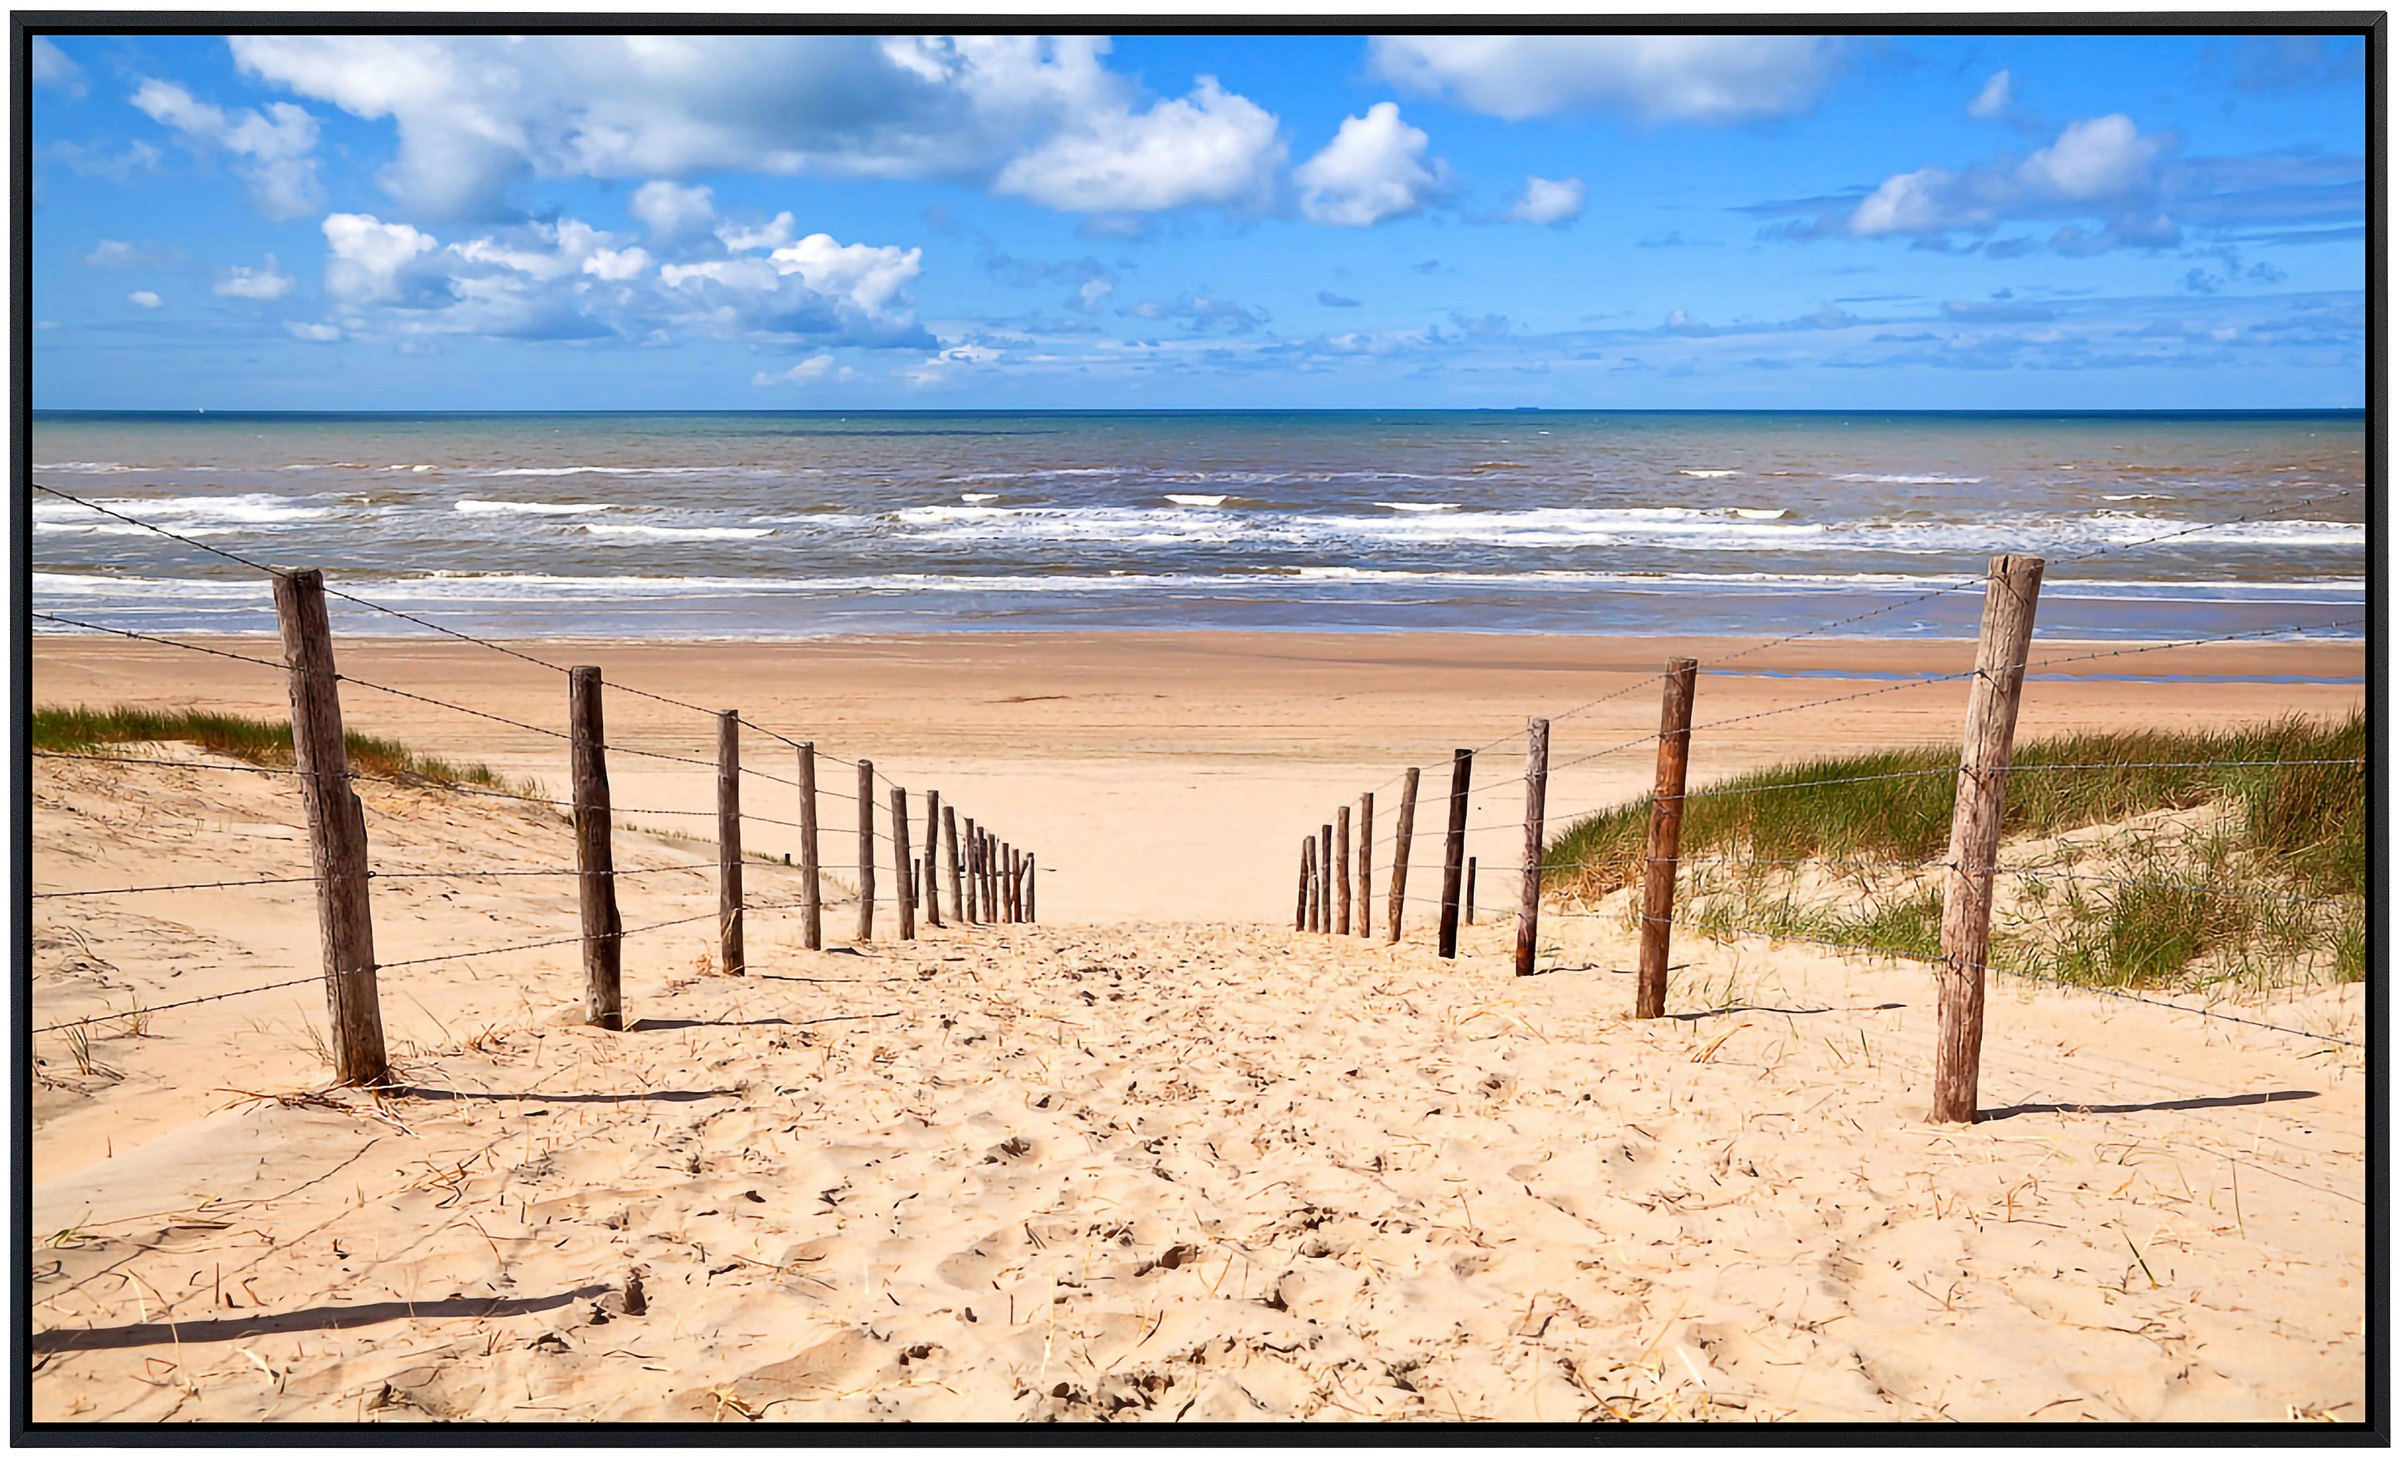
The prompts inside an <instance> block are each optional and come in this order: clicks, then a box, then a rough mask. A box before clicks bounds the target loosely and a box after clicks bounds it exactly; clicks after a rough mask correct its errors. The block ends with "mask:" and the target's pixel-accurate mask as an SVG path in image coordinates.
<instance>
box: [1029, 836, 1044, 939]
mask: <svg viewBox="0 0 2400 1458" xmlns="http://www.w3.org/2000/svg"><path fill="white" fill-rule="evenodd" d="M1041 874H1042V864H1041V861H1040V860H1039V859H1037V858H1036V857H1035V856H1034V853H1033V852H1032V851H1027V852H1025V924H1026V925H1027V926H1031V925H1033V924H1034V923H1035V922H1038V921H1040V920H1041V919H1042V917H1041V913H1040V912H1039V911H1038V910H1036V909H1035V907H1034V890H1035V888H1036V886H1037V885H1038V884H1039V882H1040V880H1041Z"/></svg>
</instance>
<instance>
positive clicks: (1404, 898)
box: [1383, 767, 1417, 944]
mask: <svg viewBox="0 0 2400 1458" xmlns="http://www.w3.org/2000/svg"><path fill="white" fill-rule="evenodd" d="M1416 830H1417V771H1416V770H1415V768H1413V767H1412V768H1410V769H1409V771H1408V772H1407V773H1406V774H1404V775H1402V776H1401V777H1400V819H1399V822H1398V823H1397V824H1396V825H1394V826H1393V827H1392V891H1391V901H1390V904H1389V905H1388V906H1387V907H1386V908H1385V912H1384V938H1383V939H1384V940H1385V941H1386V942H1391V943H1395V944H1396V943H1398V942H1399V940H1400V911H1401V908H1402V907H1404V906H1406V905H1407V904H1408V854H1409V844H1410V842H1411V840H1413V839H1414V837H1415V835H1416Z"/></svg>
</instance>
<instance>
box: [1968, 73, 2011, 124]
mask: <svg viewBox="0 0 2400 1458" xmlns="http://www.w3.org/2000/svg"><path fill="white" fill-rule="evenodd" d="M2011 89H2012V83H2011V82H2010V80H2009V76H2008V73H2007V72H2006V71H1994V72H1993V73H1992V79H1991V80H1989V81H1986V82H1984V83H1983V89H1982V90H1981V91H1978V92H1976V93H1975V99H1974V100H1973V101H1970V102H1968V103H1967V115H1969V116H1981V117H1993V116H2001V115H2004V114H2005V113H2006V112H2007V111H2008V106H2009V100H2010V91H2011Z"/></svg>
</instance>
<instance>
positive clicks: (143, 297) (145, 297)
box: [125, 289, 164, 309]
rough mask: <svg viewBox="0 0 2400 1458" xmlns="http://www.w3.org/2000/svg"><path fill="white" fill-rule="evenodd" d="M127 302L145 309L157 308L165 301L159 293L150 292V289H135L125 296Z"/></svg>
mask: <svg viewBox="0 0 2400 1458" xmlns="http://www.w3.org/2000/svg"><path fill="white" fill-rule="evenodd" d="M125 302H126V303H128V304H134V305H138V306H139V307H141V308H144V309H155V308H157V307H158V306H159V305H160V304H161V303H162V302H164V301H163V300H161V299H160V298H159V296H158V295H156V294H154V293H152V292H150V291H149V290H148V289H135V290H134V291H133V292H132V293H130V294H127V295H126V296H125Z"/></svg>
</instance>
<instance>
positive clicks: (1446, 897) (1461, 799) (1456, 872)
mask: <svg viewBox="0 0 2400 1458" xmlns="http://www.w3.org/2000/svg"><path fill="white" fill-rule="evenodd" d="M1474 766H1475V751H1474V750H1471V749H1457V750H1452V751H1451V753H1450V828H1449V830H1448V831H1447V832H1446V833H1445V834H1444V835H1443V837H1442V924H1441V932H1440V940H1439V941H1438V943H1437V944H1436V950H1437V951H1438V952H1440V954H1441V955H1442V956H1444V957H1456V956H1457V955H1458V883H1459V878H1460V877H1461V876H1463V875H1464V874H1465V873H1466V868H1467V866H1466V861H1467V780H1468V778H1469V776H1470V775H1471V774H1472V773H1473V771H1474Z"/></svg>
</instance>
